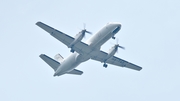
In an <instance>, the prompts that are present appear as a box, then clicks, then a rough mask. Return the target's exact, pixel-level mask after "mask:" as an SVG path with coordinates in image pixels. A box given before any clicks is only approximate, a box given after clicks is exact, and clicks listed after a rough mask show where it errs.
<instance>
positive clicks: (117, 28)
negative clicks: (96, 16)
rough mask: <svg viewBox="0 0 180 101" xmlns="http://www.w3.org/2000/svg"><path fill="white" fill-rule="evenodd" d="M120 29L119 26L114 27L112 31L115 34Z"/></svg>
mask: <svg viewBox="0 0 180 101" xmlns="http://www.w3.org/2000/svg"><path fill="white" fill-rule="evenodd" d="M119 30H120V27H119V26H118V27H116V29H115V30H114V31H113V33H114V34H116V33H117V32H118V31H119Z"/></svg>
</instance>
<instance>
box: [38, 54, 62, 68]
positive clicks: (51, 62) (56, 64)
mask: <svg viewBox="0 0 180 101" xmlns="http://www.w3.org/2000/svg"><path fill="white" fill-rule="evenodd" d="M39 57H40V58H41V59H43V60H44V61H45V62H46V63H47V64H48V65H49V66H51V67H52V68H53V69H54V71H56V70H57V68H58V67H59V66H60V63H59V62H57V61H56V60H53V59H52V58H50V57H48V56H47V55H45V54H41V55H40V56H39Z"/></svg>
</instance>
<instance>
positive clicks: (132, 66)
mask: <svg viewBox="0 0 180 101" xmlns="http://www.w3.org/2000/svg"><path fill="white" fill-rule="evenodd" d="M107 55H108V54H107V53H106V52H103V51H100V52H99V53H98V55H96V56H93V57H92V58H91V59H93V60H96V61H100V62H104V59H105V58H106V56H107ZM106 63H109V64H112V65H116V66H120V67H127V68H130V69H134V70H138V71H140V70H141V69H142V67H140V66H137V65H135V64H132V63H130V62H128V61H125V60H123V59H120V58H118V57H116V56H113V57H111V58H109V59H108V60H107V61H106Z"/></svg>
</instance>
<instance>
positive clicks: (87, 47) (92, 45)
mask: <svg viewBox="0 0 180 101" xmlns="http://www.w3.org/2000/svg"><path fill="white" fill-rule="evenodd" d="M36 25H37V26H39V27H40V28H42V29H43V30H45V31H47V32H48V33H49V34H50V35H51V36H53V37H54V38H56V39H57V40H59V41H60V42H62V43H63V44H65V45H66V46H67V47H68V48H71V50H70V52H72V53H71V54H70V55H69V56H68V57H67V58H65V59H64V58H63V57H62V56H61V55H60V54H57V55H55V57H54V59H52V58H50V57H49V56H47V55H45V54H41V55H40V58H41V59H42V60H44V61H45V62H46V63H47V64H48V65H49V66H50V67H52V69H53V70H54V72H55V73H54V76H61V75H64V74H74V75H82V74H83V72H82V71H80V70H77V69H75V68H76V67H77V66H78V65H80V64H81V63H83V62H85V61H87V60H89V59H92V60H96V61H99V62H101V63H103V67H105V68H107V66H108V65H107V64H112V65H116V66H120V67H126V68H130V69H133V70H137V71H140V70H141V69H142V67H140V66H138V65H135V64H132V63H130V62H128V61H125V60H123V59H121V58H118V57H116V56H114V55H115V53H116V52H117V50H118V48H122V49H124V47H122V46H120V45H119V44H118V43H117V44H115V45H114V46H113V47H112V48H111V49H110V51H109V52H108V53H106V52H104V51H101V49H100V48H101V46H102V45H103V44H104V43H105V42H106V41H108V40H109V39H111V38H112V39H115V34H117V33H118V32H119V30H120V29H121V24H120V23H117V22H109V23H107V24H106V25H105V26H104V27H103V28H102V29H100V30H99V31H98V32H97V33H96V34H93V36H92V37H91V38H89V39H88V40H87V41H86V42H82V41H81V40H82V39H83V37H84V36H85V33H89V34H92V33H91V32H89V31H87V30H86V29H85V28H84V29H83V30H82V31H80V32H79V33H78V34H77V35H76V36H75V37H74V38H73V37H71V36H69V35H67V34H65V33H63V32H61V31H58V30H57V29H55V28H52V27H50V26H48V25H46V24H44V23H42V22H37V23H36Z"/></svg>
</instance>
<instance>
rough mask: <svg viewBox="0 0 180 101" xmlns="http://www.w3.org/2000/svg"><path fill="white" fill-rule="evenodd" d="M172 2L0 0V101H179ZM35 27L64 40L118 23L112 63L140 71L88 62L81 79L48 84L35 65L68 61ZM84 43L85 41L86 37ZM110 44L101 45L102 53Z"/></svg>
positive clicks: (175, 4)
mask: <svg viewBox="0 0 180 101" xmlns="http://www.w3.org/2000/svg"><path fill="white" fill-rule="evenodd" d="M179 4H180V1H179V0H136V1H135V0H109V1H104V0H99V1H97V0H86V1H85V0H59V1H58V0H51V1H50V0H16V1H12V0H1V3H0V12H1V15H0V28H1V33H0V35H1V37H0V46H1V50H0V56H1V57H0V61H1V63H0V69H1V71H0V81H1V82H0V100H1V101H33V100H34V101H40V100H43V101H53V100H61V101H120V100H121V101H159V100H161V101H179V100H180V98H179V94H180V79H179V77H180V74H179V71H180V67H179V60H180V54H179V53H180V40H179V38H180V29H179V23H180V19H179V18H180V6H179ZM37 21H42V22H44V23H46V24H48V25H50V26H52V27H54V28H56V29H58V30H60V31H62V32H65V33H67V34H68V35H71V36H75V34H77V33H78V32H79V31H80V30H79V28H83V23H86V28H87V29H88V30H90V31H92V32H93V34H95V33H96V32H97V31H98V30H99V29H101V28H102V27H103V26H104V25H105V24H106V23H108V22H120V23H121V24H122V29H121V30H120V31H119V33H118V34H117V35H116V37H117V38H118V39H119V44H120V45H122V46H124V47H126V50H119V53H118V54H116V56H118V57H120V58H122V59H125V60H127V61H129V62H132V63H135V64H137V65H139V66H142V67H143V69H142V71H140V72H138V71H134V70H130V69H126V68H121V67H116V66H112V65H109V66H108V68H107V69H105V68H103V66H102V65H103V64H101V63H100V62H96V61H93V60H89V61H87V62H85V63H83V64H81V65H80V66H78V67H77V69H79V70H82V71H83V72H84V74H83V75H82V76H74V75H63V76H60V77H53V74H54V72H53V70H52V69H51V68H50V67H49V66H48V65H47V64H46V63H45V62H44V61H42V60H41V59H40V58H39V55H40V54H42V53H44V54H47V55H48V56H50V57H54V55H55V54H57V53H60V54H61V55H62V56H63V57H67V56H68V55H69V54H70V52H69V51H70V49H68V48H67V47H66V46H65V45H64V44H62V43H61V42H59V41H58V40H56V39H54V38H53V37H51V36H50V35H49V34H48V33H47V32H45V31H44V30H42V29H40V28H39V27H38V26H36V25H35V23H36V22H37ZM90 37H91V36H90V35H87V36H86V39H83V41H85V40H87V39H88V38H90ZM111 42H112V43H115V41H114V40H112V39H110V40H109V41H108V42H106V43H105V44H104V45H103V46H102V50H104V51H108V50H109V49H110V48H111V47H112V46H113V45H112V44H110V43H111Z"/></svg>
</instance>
